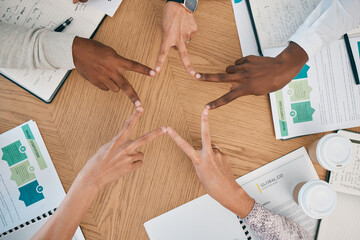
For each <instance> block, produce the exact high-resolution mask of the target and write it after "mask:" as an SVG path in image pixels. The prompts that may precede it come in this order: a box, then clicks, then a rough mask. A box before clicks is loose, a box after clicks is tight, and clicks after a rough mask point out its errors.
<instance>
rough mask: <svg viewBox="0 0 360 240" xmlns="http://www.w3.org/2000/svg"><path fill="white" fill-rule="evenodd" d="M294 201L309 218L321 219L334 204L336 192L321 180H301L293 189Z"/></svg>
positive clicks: (333, 207) (330, 210)
mask: <svg viewBox="0 0 360 240" xmlns="http://www.w3.org/2000/svg"><path fill="white" fill-rule="evenodd" d="M293 197H294V200H295V202H297V204H299V206H300V208H301V209H302V210H303V212H304V213H305V214H306V215H308V216H309V217H311V218H315V219H322V218H324V217H325V216H327V215H329V214H330V213H331V212H332V211H333V210H334V209H335V206H336V192H335V191H334V190H333V189H332V188H331V186H330V185H329V184H328V183H327V182H325V181H322V180H311V181H308V182H302V183H299V184H298V185H296V186H295V188H294V191H293Z"/></svg>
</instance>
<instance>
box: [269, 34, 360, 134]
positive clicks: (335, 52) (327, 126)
mask: <svg viewBox="0 0 360 240" xmlns="http://www.w3.org/2000/svg"><path fill="white" fill-rule="evenodd" d="M351 43H352V46H353V52H354V53H356V55H355V61H356V63H357V65H358V66H360V65H359V64H360V38H353V39H351ZM281 50H282V48H275V49H266V50H264V53H265V55H266V56H276V55H277V54H278V53H280V52H281ZM270 102H271V110H272V115H273V122H274V128H275V135H276V138H277V139H289V138H294V137H298V136H303V135H308V134H313V133H319V132H325V131H332V130H336V129H344V128H351V127H356V126H360V85H356V84H355V79H354V75H353V72H352V69H351V66H350V61H349V57H348V55H347V52H346V48H345V43H344V40H342V39H340V40H337V41H334V42H331V43H330V44H328V45H327V46H326V47H324V48H323V49H322V50H321V51H320V52H319V53H318V54H317V55H316V56H315V57H314V58H312V59H310V60H309V61H308V62H307V63H306V65H305V66H304V67H303V69H302V70H301V72H300V73H299V74H298V76H296V77H295V78H294V79H293V80H292V81H291V82H290V83H289V84H287V85H286V86H285V87H284V88H283V89H281V90H279V91H276V92H273V93H270Z"/></svg>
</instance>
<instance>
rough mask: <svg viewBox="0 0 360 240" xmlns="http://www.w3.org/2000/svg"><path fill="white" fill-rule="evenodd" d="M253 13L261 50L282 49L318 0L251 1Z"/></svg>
mask: <svg viewBox="0 0 360 240" xmlns="http://www.w3.org/2000/svg"><path fill="white" fill-rule="evenodd" d="M250 2H251V11H252V13H253V17H254V21H255V25H256V29H257V33H258V37H259V40H260V45H261V48H262V49H263V50H264V49H267V48H275V47H283V46H286V45H287V43H288V40H289V38H290V37H291V36H292V35H293V34H294V33H295V32H296V30H297V29H298V27H299V26H300V25H301V24H302V23H303V22H304V21H305V19H306V18H307V16H309V15H310V13H311V12H312V11H313V10H314V9H315V8H316V6H317V5H318V3H319V2H320V0H296V1H289V0H253V1H250Z"/></svg>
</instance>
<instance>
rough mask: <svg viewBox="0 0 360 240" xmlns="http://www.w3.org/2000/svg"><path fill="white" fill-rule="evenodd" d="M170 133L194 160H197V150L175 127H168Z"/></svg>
mask: <svg viewBox="0 0 360 240" xmlns="http://www.w3.org/2000/svg"><path fill="white" fill-rule="evenodd" d="M168 134H169V136H170V137H171V138H172V139H173V140H174V142H175V143H176V144H177V145H178V146H179V147H180V148H181V149H182V150H183V151H184V152H185V153H186V155H188V156H189V157H190V158H191V160H192V161H193V162H195V161H197V156H198V153H197V151H196V150H195V149H194V148H193V147H192V146H191V145H190V144H189V143H188V142H187V141H185V140H184V139H183V138H182V137H181V136H180V135H179V134H178V133H177V132H175V130H174V129H172V128H171V127H168Z"/></svg>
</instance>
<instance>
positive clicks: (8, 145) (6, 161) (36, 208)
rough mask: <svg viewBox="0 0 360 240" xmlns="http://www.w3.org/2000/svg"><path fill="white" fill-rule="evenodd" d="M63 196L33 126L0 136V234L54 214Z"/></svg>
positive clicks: (33, 124) (41, 141) (23, 127)
mask: <svg viewBox="0 0 360 240" xmlns="http://www.w3.org/2000/svg"><path fill="white" fill-rule="evenodd" d="M64 196H65V192H64V189H63V187H62V185H61V182H60V180H59V178H58V176H57V173H56V170H55V168H54V166H53V164H52V161H51V159H50V156H49V153H48V152H47V150H46V147H45V144H44V142H43V140H42V138H41V136H40V132H39V130H38V128H37V126H36V123H35V122H33V121H29V122H27V123H25V124H23V125H20V126H19V127H16V128H14V129H12V130H10V131H8V132H5V133H3V134H1V135H0V234H1V233H3V232H6V231H8V230H9V229H12V228H14V227H16V226H19V225H20V224H24V223H25V222H27V221H30V220H31V219H33V218H36V217H37V216H41V215H42V214H43V213H47V212H48V211H50V210H53V209H54V208H56V207H57V206H58V205H59V204H60V202H61V200H62V199H63V198H64Z"/></svg>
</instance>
